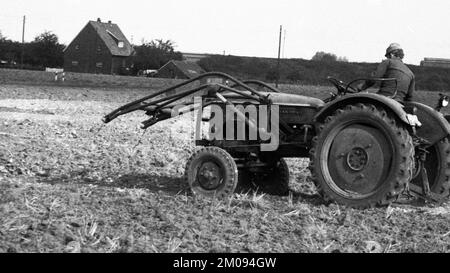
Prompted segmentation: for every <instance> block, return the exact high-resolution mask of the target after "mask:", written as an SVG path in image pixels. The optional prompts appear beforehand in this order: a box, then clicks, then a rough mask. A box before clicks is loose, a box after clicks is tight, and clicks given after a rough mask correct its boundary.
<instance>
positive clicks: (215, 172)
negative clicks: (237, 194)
mask: <svg viewBox="0 0 450 273" xmlns="http://www.w3.org/2000/svg"><path fill="white" fill-rule="evenodd" d="M185 178H186V180H187V182H188V184H189V186H190V187H191V190H192V192H193V193H194V194H198V195H202V196H206V197H215V198H219V199H222V198H227V197H229V196H231V195H232V194H233V193H234V190H235V189H236V185H237V181H238V171H237V167H236V163H235V162H234V159H233V157H232V156H231V155H230V154H229V153H227V152H226V151H225V150H223V149H221V148H218V147H204V148H201V149H200V150H198V151H196V152H195V153H194V154H193V155H192V156H191V158H190V159H189V160H188V162H187V164H186V170H185Z"/></svg>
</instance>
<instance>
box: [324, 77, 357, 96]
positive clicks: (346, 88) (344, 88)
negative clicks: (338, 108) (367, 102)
mask: <svg viewBox="0 0 450 273" xmlns="http://www.w3.org/2000/svg"><path fill="white" fill-rule="evenodd" d="M327 79H328V80H329V81H330V82H331V83H332V84H333V85H334V86H335V87H336V88H337V89H338V92H339V93H343V94H345V93H359V90H357V89H356V88H354V87H353V86H351V85H350V84H345V83H344V82H343V81H341V80H338V79H335V78H332V77H328V78H327Z"/></svg>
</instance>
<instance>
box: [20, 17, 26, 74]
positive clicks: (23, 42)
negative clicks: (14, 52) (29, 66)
mask: <svg viewBox="0 0 450 273" xmlns="http://www.w3.org/2000/svg"><path fill="white" fill-rule="evenodd" d="M24 48H25V15H24V16H23V27H22V54H21V56H20V68H22V69H23V55H24Z"/></svg>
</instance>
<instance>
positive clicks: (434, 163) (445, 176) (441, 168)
mask: <svg viewBox="0 0 450 273" xmlns="http://www.w3.org/2000/svg"><path fill="white" fill-rule="evenodd" d="M416 156H417V155H416ZM415 169H416V171H415V173H416V174H415V178H413V179H412V180H411V183H413V184H415V185H417V186H422V176H421V175H420V174H419V173H418V171H419V169H420V162H419V161H418V160H417V158H416V168H415ZM425 169H426V170H427V174H428V183H429V184H430V190H431V191H432V192H433V193H435V194H437V195H438V196H439V198H440V201H442V200H444V199H445V198H447V197H448V196H449V194H450V142H449V139H448V138H447V137H446V138H444V139H442V140H441V141H439V142H437V143H436V144H434V145H433V146H431V147H430V148H429V149H428V154H427V156H426V161H425Z"/></svg>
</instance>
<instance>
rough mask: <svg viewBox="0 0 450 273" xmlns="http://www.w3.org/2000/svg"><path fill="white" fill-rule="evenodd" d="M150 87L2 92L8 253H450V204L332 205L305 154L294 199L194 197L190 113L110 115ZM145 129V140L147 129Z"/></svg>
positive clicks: (0, 207)
mask: <svg viewBox="0 0 450 273" xmlns="http://www.w3.org/2000/svg"><path fill="white" fill-rule="evenodd" d="M148 92H149V91H146V90H134V89H127V90H124V91H120V90H117V89H112V90H110V89H107V88H94V87H83V88H82V87H67V86H66V87H61V86H30V85H20V84H16V85H2V86H0V252H448V251H450V224H449V223H450V222H449V220H450V210H449V208H450V206H449V204H448V203H446V204H444V205H443V206H440V207H433V206H432V205H431V204H428V205H425V206H412V205H393V206H390V207H387V208H376V209H368V210H355V209H349V208H344V207H341V206H337V205H335V204H324V203H323V202H322V200H321V199H320V197H318V196H317V195H316V192H315V188H314V186H313V185H312V184H311V182H310V181H309V171H308V170H307V165H308V159H289V160H288V163H289V167H290V171H291V181H290V188H291V194H290V195H289V196H287V197H278V196H271V195H267V194H264V193H260V192H250V193H237V194H235V195H234V196H233V198H231V199H230V200H228V201H217V200H208V199H203V198H199V197H195V196H193V195H192V194H191V193H190V191H189V189H188V187H187V185H186V183H185V182H184V181H183V173H184V167H185V166H184V164H185V162H186V160H187V158H188V157H189V155H190V154H191V153H192V151H193V150H194V149H195V146H194V144H193V141H192V130H191V125H190V123H189V122H190V120H189V117H179V118H176V119H174V120H169V121H165V122H162V123H160V124H157V125H155V126H154V127H151V128H150V129H148V130H147V131H145V132H144V131H142V130H140V129H139V125H140V122H141V121H143V120H144V117H143V116H142V115H141V114H131V115H127V116H123V117H121V118H119V119H117V120H115V121H113V122H111V123H110V124H108V125H103V124H102V123H101V117H102V116H103V115H105V114H106V113H108V112H109V111H111V110H113V109H114V108H115V107H117V106H119V105H122V104H124V103H126V102H128V101H130V100H132V99H136V98H139V97H141V96H143V95H145V94H148ZM143 133H144V134H143Z"/></svg>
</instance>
